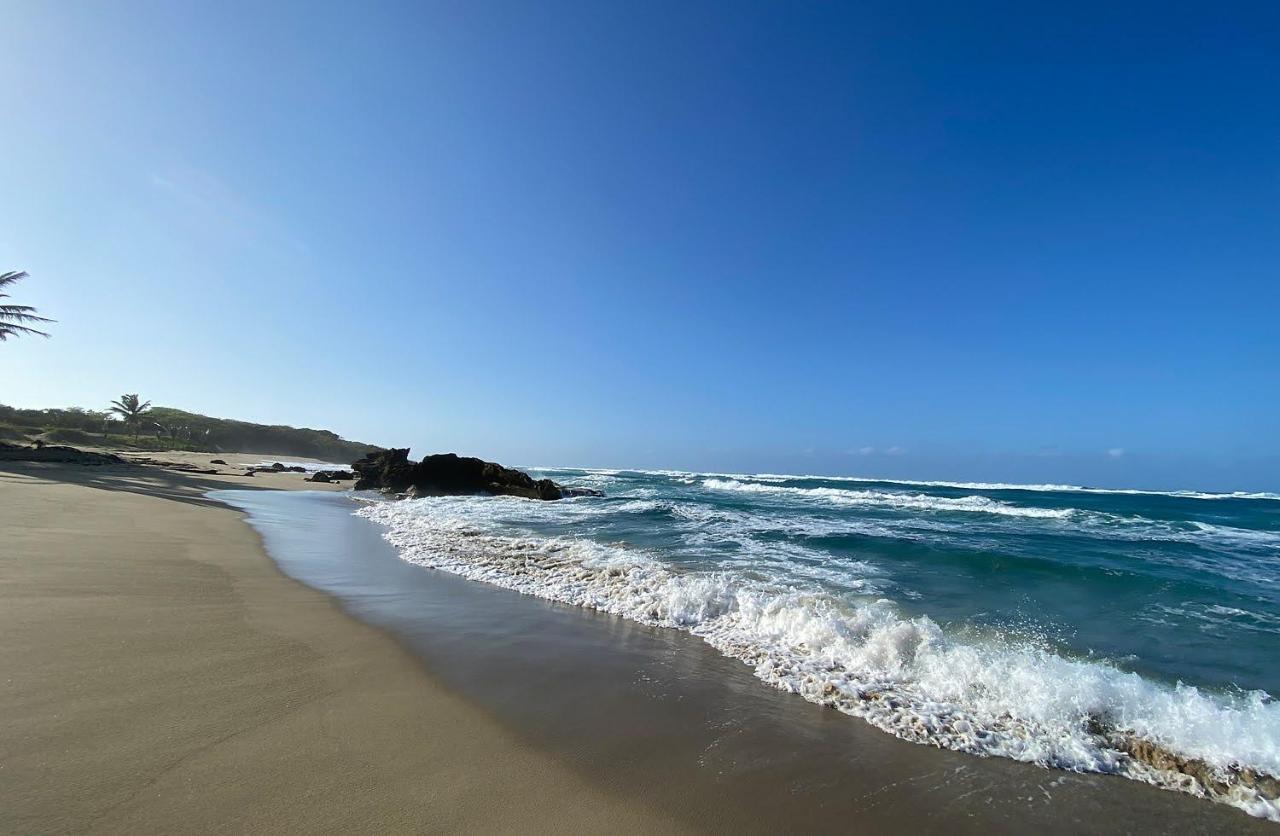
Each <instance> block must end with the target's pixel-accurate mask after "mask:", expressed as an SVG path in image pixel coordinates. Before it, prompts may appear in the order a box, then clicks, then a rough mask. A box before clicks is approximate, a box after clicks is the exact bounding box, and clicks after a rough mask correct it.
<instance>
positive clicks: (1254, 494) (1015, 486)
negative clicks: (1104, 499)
mask: <svg viewBox="0 0 1280 836" xmlns="http://www.w3.org/2000/svg"><path fill="white" fill-rule="evenodd" d="M708 475H714V476H728V477H730V478H737V479H756V480H761V481H766V482H792V481H795V482H799V481H827V482H856V483H864V484H884V485H907V486H912V487H922V488H955V489H957V490H966V491H1029V492H1033V493H1096V494H1117V495H1130V496H1168V497H1175V498H1177V499H1265V500H1275V501H1280V493H1269V492H1266V491H1229V492H1213V491H1192V490H1177V491H1156V490H1144V489H1141V488H1094V487H1088V486H1086V485H1058V484H1052V483H1045V484H1021V483H1015V482H947V481H939V480H912V479H874V478H871V477H867V476H785V475H783V474H779V473H758V474H750V475H746V474H708Z"/></svg>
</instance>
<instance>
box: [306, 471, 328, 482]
mask: <svg viewBox="0 0 1280 836" xmlns="http://www.w3.org/2000/svg"><path fill="white" fill-rule="evenodd" d="M307 481H308V482H332V481H333V480H332V479H330V478H329V474H328V473H325V472H324V471H323V470H317V471H316V472H315V473H312V474H311V476H310V478H308V479H307Z"/></svg>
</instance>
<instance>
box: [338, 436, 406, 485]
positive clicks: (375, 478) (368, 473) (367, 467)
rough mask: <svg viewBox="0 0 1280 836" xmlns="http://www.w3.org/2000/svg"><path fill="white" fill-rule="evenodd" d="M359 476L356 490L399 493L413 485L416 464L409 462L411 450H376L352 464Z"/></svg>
mask: <svg viewBox="0 0 1280 836" xmlns="http://www.w3.org/2000/svg"><path fill="white" fill-rule="evenodd" d="M351 469H352V470H354V471H355V472H356V474H357V478H356V490H358V491H364V490H379V489H381V488H384V487H385V488H391V489H392V492H393V493H399V492H400V491H403V490H404V489H405V488H407V487H409V486H410V485H412V484H413V469H414V464H413V463H412V462H410V461H409V448H408V447H405V448H402V449H391V450H376V451H374V452H372V453H370V454H369V455H367V456H365V457H364V458H363V459H357V460H356V461H355V462H353V463H352V464H351Z"/></svg>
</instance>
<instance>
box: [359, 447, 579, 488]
mask: <svg viewBox="0 0 1280 836" xmlns="http://www.w3.org/2000/svg"><path fill="white" fill-rule="evenodd" d="M351 469H352V470H354V471H355V472H356V473H357V474H359V479H358V480H357V482H356V486H355V487H356V490H358V491H361V490H381V491H382V492H383V493H386V494H405V493H409V492H410V489H412V495H414V496H457V495H463V494H477V493H487V494H494V495H497V496H520V497H525V498H526V499H545V500H552V499H560V498H562V497H564V496H602V494H601V493H600V492H599V491H589V490H588V489H585V488H575V489H565V488H562V487H560V486H559V485H557V484H556V483H555V482H552V481H551V480H550V479H538V480H535V479H533V478H532V477H531V476H529V474H527V473H525V472H523V471H520V470H515V469H513V468H509V467H503V466H502V465H500V464H496V463H494V462H486V461H484V460H482V459H476V458H470V457H465V456H458V455H456V454H454V453H440V454H437V455H434V456H427V457H426V458H424V459H423V460H422V461H420V462H417V463H416V464H415V463H413V462H411V461H409V450H408V448H404V449H393V450H379V451H377V452H374V453H370V454H369V455H367V456H365V457H364V458H363V459H360V460H359V461H356V462H354V463H352V465H351ZM566 490H568V491H571V492H569V493H566Z"/></svg>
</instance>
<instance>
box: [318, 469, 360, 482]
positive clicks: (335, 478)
mask: <svg viewBox="0 0 1280 836" xmlns="http://www.w3.org/2000/svg"><path fill="white" fill-rule="evenodd" d="M354 478H356V475H355V474H354V473H352V472H351V471H350V470H317V471H316V472H315V473H313V474H311V476H310V477H308V479H307V481H308V482H346V481H348V480H350V479H354Z"/></svg>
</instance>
